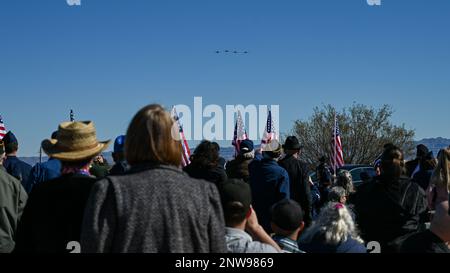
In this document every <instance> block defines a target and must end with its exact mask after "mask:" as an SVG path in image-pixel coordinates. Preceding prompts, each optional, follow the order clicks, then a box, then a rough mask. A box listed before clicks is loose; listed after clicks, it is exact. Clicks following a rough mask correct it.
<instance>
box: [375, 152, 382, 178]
mask: <svg viewBox="0 0 450 273" xmlns="http://www.w3.org/2000/svg"><path fill="white" fill-rule="evenodd" d="M373 168H374V169H375V174H376V175H377V176H378V175H381V157H380V158H378V159H377V160H375V162H374V163H373Z"/></svg>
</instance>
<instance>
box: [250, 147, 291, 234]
mask: <svg viewBox="0 0 450 273" xmlns="http://www.w3.org/2000/svg"><path fill="white" fill-rule="evenodd" d="M280 156H281V144H280V143H279V142H278V141H277V140H272V141H271V142H270V143H268V144H267V145H266V147H265V148H264V151H263V154H262V159H259V158H256V159H254V160H253V161H252V162H251V163H250V164H249V165H248V169H249V172H250V187H251V189H252V200H253V208H254V209H255V211H256V214H257V215H258V220H259V222H260V223H261V226H262V227H263V228H264V229H265V230H266V231H267V232H268V233H270V232H271V231H272V229H271V227H270V208H271V207H272V206H273V205H274V204H275V203H277V202H278V201H280V200H282V199H285V198H287V199H289V197H290V190H289V188H290V186H289V175H288V173H287V171H286V170H285V169H283V168H282V167H280V166H279V165H278V163H277V160H278V158H280Z"/></svg>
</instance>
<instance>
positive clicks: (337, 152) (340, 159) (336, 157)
mask: <svg viewBox="0 0 450 273" xmlns="http://www.w3.org/2000/svg"><path fill="white" fill-rule="evenodd" d="M332 145H333V146H332V147H333V149H332V150H333V151H332V156H331V165H332V167H333V170H337V169H338V168H341V167H342V166H344V152H343V150H342V141H341V133H340V130H339V124H338V120H337V117H335V119H334V128H333V143H332Z"/></svg>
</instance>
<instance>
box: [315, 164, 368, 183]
mask: <svg viewBox="0 0 450 273" xmlns="http://www.w3.org/2000/svg"><path fill="white" fill-rule="evenodd" d="M340 170H347V171H349V172H350V174H351V175H352V178H353V184H354V185H355V186H358V185H360V184H361V183H363V182H364V181H363V179H362V178H361V174H363V173H365V174H367V177H369V178H373V177H375V176H376V172H375V169H374V168H373V167H372V166H370V165H344V166H343V167H341V168H339V169H338V170H337V171H338V172H339V171H340ZM363 176H364V174H363ZM310 177H311V180H312V181H313V182H314V183H317V182H318V181H317V180H318V179H317V175H316V172H312V173H311V174H310Z"/></svg>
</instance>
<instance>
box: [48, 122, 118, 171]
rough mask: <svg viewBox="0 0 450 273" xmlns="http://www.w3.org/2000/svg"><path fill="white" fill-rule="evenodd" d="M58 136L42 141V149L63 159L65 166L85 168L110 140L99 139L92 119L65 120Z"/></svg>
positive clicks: (51, 155)
mask: <svg viewBox="0 0 450 273" xmlns="http://www.w3.org/2000/svg"><path fill="white" fill-rule="evenodd" d="M53 136H55V137H56V138H51V139H45V140H43V141H42V149H43V150H44V152H45V153H46V154H47V155H48V156H49V157H52V158H55V159H58V160H60V161H61V164H62V165H63V167H64V168H70V169H84V168H87V166H89V165H90V163H91V162H92V161H93V159H94V158H95V157H96V156H97V155H99V154H100V153H101V152H102V151H104V150H105V149H106V148H107V147H108V145H109V143H110V140H107V141H98V140H97V136H96V130H95V126H94V123H93V122H92V121H81V122H78V121H77V122H63V123H61V124H60V125H59V127H58V132H57V134H53Z"/></svg>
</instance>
